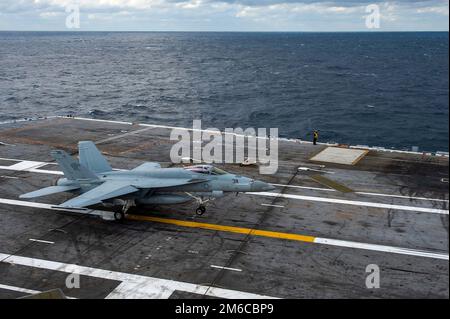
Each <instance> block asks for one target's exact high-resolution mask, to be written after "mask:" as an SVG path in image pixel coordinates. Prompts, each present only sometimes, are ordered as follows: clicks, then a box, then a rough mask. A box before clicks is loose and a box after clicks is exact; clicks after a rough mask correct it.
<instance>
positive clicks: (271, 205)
mask: <svg viewBox="0 0 450 319" xmlns="http://www.w3.org/2000/svg"><path fill="white" fill-rule="evenodd" d="M261 206H269V207H277V208H284V206H283V205H274V204H261Z"/></svg>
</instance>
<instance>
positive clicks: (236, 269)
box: [211, 265, 242, 271]
mask: <svg viewBox="0 0 450 319" xmlns="http://www.w3.org/2000/svg"><path fill="white" fill-rule="evenodd" d="M211 268H217V269H225V270H231V271H242V269H238V268H230V267H223V266H216V265H211Z"/></svg>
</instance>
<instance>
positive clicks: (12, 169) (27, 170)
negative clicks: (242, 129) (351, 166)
mask: <svg viewBox="0 0 450 319" xmlns="http://www.w3.org/2000/svg"><path fill="white" fill-rule="evenodd" d="M0 159H2V158H0ZM4 160H9V161H17V162H25V163H27V162H33V163H37V164H36V166H32V167H30V168H27V165H31V164H24V168H22V169H16V168H15V167H20V166H16V165H18V164H20V163H18V164H14V165H10V166H0V170H2V169H3V170H11V171H25V172H32V173H41V174H53V175H64V174H63V172H61V171H51V170H43V169H39V168H38V167H42V166H45V165H56V163H49V162H35V161H26V160H18V159H12V158H4ZM113 170H116V171H123V170H124V169H120V168H113ZM271 185H273V186H279V187H289V188H299V189H308V190H317V191H324V192H337V191H336V190H335V189H329V188H320V187H308V186H299V185H285V184H275V183H272V184H271ZM355 194H359V195H367V196H378V197H393V198H404V199H409V200H425V201H433V202H446V203H448V202H449V200H448V199H439V198H427V197H414V196H405V195H393V194H381V193H371V192H355Z"/></svg>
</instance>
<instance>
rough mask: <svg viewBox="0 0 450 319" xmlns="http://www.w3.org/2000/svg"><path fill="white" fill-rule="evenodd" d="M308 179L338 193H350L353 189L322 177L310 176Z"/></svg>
mask: <svg viewBox="0 0 450 319" xmlns="http://www.w3.org/2000/svg"><path fill="white" fill-rule="evenodd" d="M309 177H310V178H311V179H313V180H314V181H316V182H317V183H319V184H322V185H324V186H328V187H331V188H333V189H335V190H337V191H339V192H342V193H352V192H353V189H351V188H348V187H347V186H345V185H342V184H339V183H338V182H335V181H332V180H331V179H328V178H326V177H323V176H322V175H310V176H309Z"/></svg>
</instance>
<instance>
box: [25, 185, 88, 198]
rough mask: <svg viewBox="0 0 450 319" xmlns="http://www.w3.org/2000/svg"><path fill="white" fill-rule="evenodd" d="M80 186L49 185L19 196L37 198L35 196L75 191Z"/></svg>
mask: <svg viewBox="0 0 450 319" xmlns="http://www.w3.org/2000/svg"><path fill="white" fill-rule="evenodd" d="M78 188H80V186H49V187H45V188H41V189H38V190H37V191H34V192H30V193H26V194H22V195H20V196H19V198H35V197H41V196H46V195H51V194H56V193H61V192H68V191H73V190H76V189H78Z"/></svg>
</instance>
